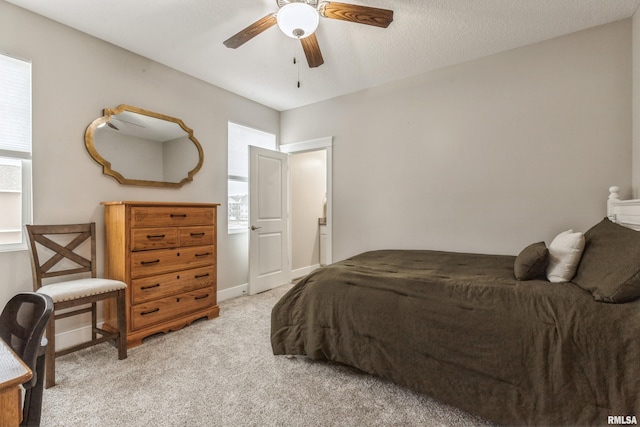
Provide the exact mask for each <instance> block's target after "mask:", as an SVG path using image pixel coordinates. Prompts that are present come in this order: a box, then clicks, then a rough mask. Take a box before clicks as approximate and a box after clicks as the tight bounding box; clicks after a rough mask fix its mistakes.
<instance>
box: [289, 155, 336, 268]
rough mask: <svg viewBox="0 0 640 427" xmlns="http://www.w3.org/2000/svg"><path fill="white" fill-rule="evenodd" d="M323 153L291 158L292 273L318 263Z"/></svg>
mask: <svg viewBox="0 0 640 427" xmlns="http://www.w3.org/2000/svg"><path fill="white" fill-rule="evenodd" d="M326 158H327V153H326V150H319V151H311V152H308V153H298V154H293V155H291V162H290V170H291V173H290V175H291V246H292V248H291V252H292V258H293V259H292V262H291V265H292V268H293V270H294V276H293V277H298V276H296V270H301V269H304V268H306V267H313V266H317V265H318V264H319V263H320V234H319V228H318V218H321V217H322V216H323V211H324V209H323V199H324V196H325V194H326V192H327V160H326Z"/></svg>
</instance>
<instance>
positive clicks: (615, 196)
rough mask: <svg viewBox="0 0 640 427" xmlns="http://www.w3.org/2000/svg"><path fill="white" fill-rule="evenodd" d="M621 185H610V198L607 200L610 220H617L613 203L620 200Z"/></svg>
mask: <svg viewBox="0 0 640 427" xmlns="http://www.w3.org/2000/svg"><path fill="white" fill-rule="evenodd" d="M619 191H620V187H616V186H615V185H614V186H612V187H609V199H608V200H607V218H609V220H611V221H613V222H615V220H616V214H615V212H614V210H613V203H615V202H618V201H620V194H619Z"/></svg>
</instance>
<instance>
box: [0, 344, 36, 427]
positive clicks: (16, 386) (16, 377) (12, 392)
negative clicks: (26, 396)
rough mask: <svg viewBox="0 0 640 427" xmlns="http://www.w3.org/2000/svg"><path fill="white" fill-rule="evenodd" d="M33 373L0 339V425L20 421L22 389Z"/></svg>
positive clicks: (8, 424)
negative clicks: (22, 385)
mask: <svg viewBox="0 0 640 427" xmlns="http://www.w3.org/2000/svg"><path fill="white" fill-rule="evenodd" d="M32 376H33V373H32V372H31V369H29V367H28V366H27V365H25V364H24V362H23V361H22V359H20V358H19V357H18V356H17V355H16V354H15V353H14V352H13V350H12V349H11V347H9V345H7V343H5V342H4V341H3V340H2V339H0V426H3V427H4V426H17V425H19V424H20V422H21V421H22V390H21V387H20V385H21V384H24V383H25V382H27V381H29V380H30V379H31V377H32Z"/></svg>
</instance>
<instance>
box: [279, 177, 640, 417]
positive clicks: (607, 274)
mask: <svg viewBox="0 0 640 427" xmlns="http://www.w3.org/2000/svg"><path fill="white" fill-rule="evenodd" d="M632 228H633V229H638V228H640V200H631V201H621V200H619V197H618V194H617V188H616V187H612V188H611V189H610V196H609V201H608V214H607V217H606V218H604V219H603V220H602V221H600V222H598V223H597V224H595V225H594V226H593V227H592V228H591V229H590V230H588V231H587V232H586V233H584V234H582V233H578V232H573V231H571V233H572V234H579V235H581V236H582V248H581V249H580V251H578V252H579V254H578V259H577V260H576V259H575V253H572V254H573V255H574V259H573V263H574V265H573V267H571V266H570V269H571V268H573V275H572V277H571V280H569V281H567V280H558V279H553V282H550V281H549V277H547V274H548V273H549V272H550V269H551V267H552V263H555V264H556V266H557V262H558V259H557V258H558V253H557V250H558V248H557V247H554V242H555V241H556V240H557V239H558V238H559V237H557V238H556V239H554V241H553V242H551V243H550V244H549V246H548V247H547V246H546V244H544V242H536V243H534V244H532V245H529V246H527V248H525V249H523V251H522V252H521V253H520V254H518V255H517V256H504V255H483V254H468V253H467V254H465V253H454V252H439V251H427V250H377V251H370V252H366V253H362V254H359V255H356V256H354V257H352V258H349V259H346V260H343V261H340V262H337V263H334V264H332V265H328V266H326V267H323V268H321V269H318V270H316V271H314V272H312V273H311V274H309V275H308V276H306V277H304V278H303V279H302V280H300V281H299V282H298V283H297V284H296V285H294V286H293V287H292V289H291V290H289V291H288V292H287V293H286V294H285V295H284V296H283V297H282V299H281V300H280V301H279V302H278V303H277V304H276V305H275V306H274V308H273V311H272V318H271V343H272V348H273V352H274V354H276V355H304V356H306V357H309V358H312V359H322V360H330V361H335V362H339V363H343V364H346V365H350V366H353V367H355V368H358V369H360V370H362V371H365V372H368V373H370V374H374V375H377V376H380V377H383V378H386V379H388V380H390V381H393V382H395V383H397V384H400V385H402V386H406V387H408V388H411V389H413V390H416V391H418V392H423V393H426V394H428V395H430V396H431V397H433V398H435V399H437V400H439V401H442V402H444V403H447V404H450V405H453V406H456V407H458V408H460V409H463V410H465V411H467V412H469V413H472V414H475V415H478V416H481V417H484V418H486V419H488V420H491V421H493V422H496V423H500V424H509V425H514V424H517V425H522V424H527V425H591V424H600V425H603V424H604V425H606V424H609V423H611V422H612V420H613V421H614V422H615V421H616V420H617V421H623V422H633V421H634V420H636V418H635V417H637V416H638V415H640V339H638V337H640V299H638V298H639V297H640V233H638V232H637V231H634V230H632ZM567 232H569V230H567ZM561 234H562V233H561ZM559 236H560V235H559ZM534 249H535V250H534ZM574 249H575V248H574ZM545 250H546V255H545ZM574 252H575V251H574ZM561 255H562V254H561ZM560 258H562V257H560ZM565 267H566V265H565ZM516 276H518V277H519V279H517V278H516ZM609 417H618V418H609ZM620 417H622V418H620Z"/></svg>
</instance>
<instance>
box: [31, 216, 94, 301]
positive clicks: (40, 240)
mask: <svg viewBox="0 0 640 427" xmlns="http://www.w3.org/2000/svg"><path fill="white" fill-rule="evenodd" d="M26 229H27V234H28V236H29V243H30V246H29V249H30V253H31V267H32V270H33V285H34V289H35V290H38V289H39V288H40V287H42V279H44V278H48V277H59V276H64V275H72V274H78V273H91V277H96V242H95V223H88V224H63V225H27V226H26ZM63 234H64V235H73V234H77V236H75V237H73V239H72V240H71V241H70V242H69V243H67V244H64V246H63V244H60V243H58V242H57V241H55V240H54V236H55V235H63ZM87 240H90V244H91V249H90V259H88V258H87V257H86V256H83V255H81V254H79V253H78V252H76V251H75V250H76V249H78V247H79V246H80V245H81V244H82V243H84V242H85V241H87ZM39 246H40V247H42V248H46V249H48V250H49V251H52V252H53V255H51V257H49V258H47V259H46V261H45V262H43V263H41V260H40V253H39V251H38V249H39ZM63 260H69V261H72V262H73V263H74V264H75V265H73V266H72V267H62V264H60V263H61V261H63ZM55 267H57V268H58V269H57V270H53V269H54V268H55Z"/></svg>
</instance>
